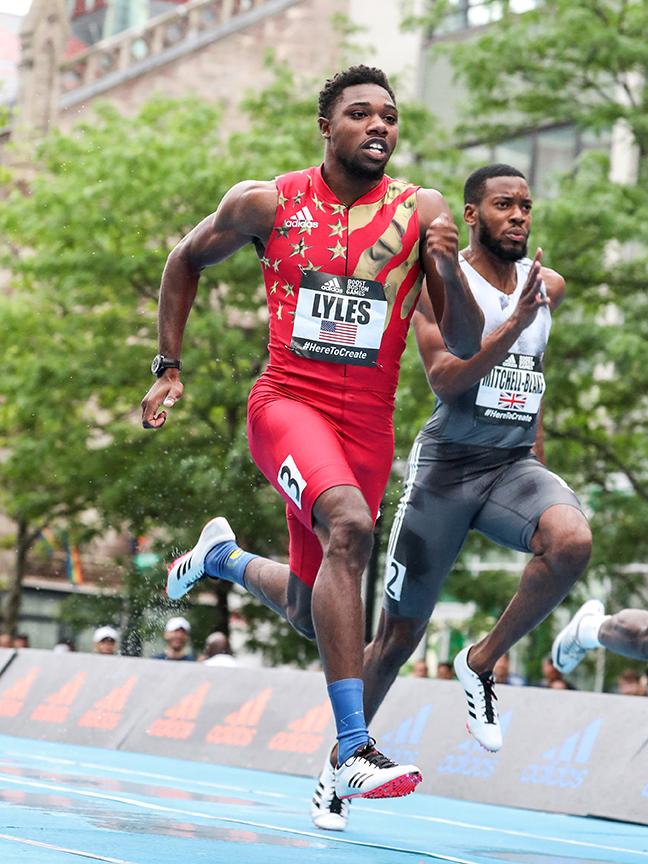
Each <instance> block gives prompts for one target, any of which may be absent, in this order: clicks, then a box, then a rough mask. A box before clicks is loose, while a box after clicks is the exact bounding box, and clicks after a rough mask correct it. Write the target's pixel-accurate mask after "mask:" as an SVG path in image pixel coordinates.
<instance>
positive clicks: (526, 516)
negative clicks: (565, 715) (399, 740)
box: [311, 164, 591, 831]
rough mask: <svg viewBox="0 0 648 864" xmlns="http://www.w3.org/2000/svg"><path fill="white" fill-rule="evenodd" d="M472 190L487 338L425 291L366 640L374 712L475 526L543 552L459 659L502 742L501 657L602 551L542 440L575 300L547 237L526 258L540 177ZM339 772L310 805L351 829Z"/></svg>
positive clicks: (472, 279)
mask: <svg viewBox="0 0 648 864" xmlns="http://www.w3.org/2000/svg"><path fill="white" fill-rule="evenodd" d="M464 202H465V206H464V221H465V222H466V224H467V225H468V232H469V245H468V247H467V248H466V249H464V250H463V251H462V252H461V253H460V262H461V267H462V269H463V272H464V274H465V276H466V278H467V279H468V283H469V285H470V288H471V291H472V292H473V295H474V297H475V300H476V301H477V303H478V304H479V306H480V308H481V309H482V312H483V315H484V319H485V324H484V334H483V340H482V347H481V349H480V351H479V352H478V353H477V354H475V355H474V356H473V357H471V358H469V359H460V358H458V357H455V356H453V355H451V354H450V353H449V352H448V351H447V349H446V347H445V345H444V344H443V339H442V338H441V334H440V331H439V327H438V325H437V324H436V323H435V320H436V319H435V316H434V313H433V309H432V308H431V306H430V304H429V303H428V302H427V301H426V298H425V296H424V295H423V296H422V297H421V302H420V303H419V306H418V308H417V311H416V313H415V315H414V319H413V326H414V329H415V334H416V339H417V344H418V347H419V351H420V354H421V359H422V361H423V365H424V367H425V371H426V373H427V376H428V380H429V382H430V386H431V388H432V390H433V391H434V393H435V394H436V397H437V398H436V404H435V407H434V411H433V413H432V416H431V417H430V419H429V420H428V421H427V423H426V424H425V426H424V427H423V429H422V430H421V432H420V433H419V435H418V436H417V438H416V440H415V442H414V444H413V447H412V450H411V453H410V456H409V461H408V470H407V474H406V479H405V483H404V490H403V495H402V498H401V501H400V504H399V506H398V510H397V512H396V516H395V518H394V523H393V525H392V530H391V534H390V538H389V545H388V550H387V560H386V564H385V595H384V605H383V609H382V612H381V616H380V620H379V622H378V627H377V633H376V635H375V637H374V639H373V641H372V642H371V643H370V644H369V645H368V646H367V648H366V650H365V657H364V670H363V677H364V684H365V689H364V706H365V716H366V717H367V718H368V721H371V720H372V719H373V717H374V715H375V713H376V711H377V710H378V708H379V707H380V705H381V704H382V702H383V700H384V698H385V696H386V695H387V692H388V691H389V688H390V687H391V685H392V683H393V682H394V680H395V678H396V676H397V675H398V672H399V670H400V668H401V666H402V665H403V664H404V663H405V662H406V661H407V660H408V659H409V657H410V656H411V655H412V653H413V652H414V651H415V649H416V647H417V646H418V645H419V643H420V641H421V638H422V637H423V635H424V633H425V631H426V628H427V626H428V622H429V620H430V617H431V615H432V612H433V610H434V606H435V604H436V601H437V599H438V597H439V593H440V591H441V588H442V586H443V583H444V581H445V579H446V577H447V576H448V574H449V572H450V570H451V568H452V565H453V563H454V561H455V560H456V558H457V556H458V554H459V552H460V550H461V548H462V546H463V544H464V541H465V540H466V537H467V535H468V532H469V531H470V530H476V531H479V532H480V533H482V534H484V535H485V536H486V537H488V538H489V539H491V540H493V541H494V542H496V543H498V544H499V545H501V546H505V547H507V548H509V549H517V550H521V551H524V552H530V553H532V555H533V557H532V558H531V560H530V561H529V563H528V564H527V566H526V567H525V569H524V572H523V573H522V577H521V580H520V584H519V587H518V590H517V592H516V593H515V595H514V596H513V598H512V599H511V601H510V603H509V604H508V606H507V608H506V609H505V611H504V613H503V614H502V616H501V617H500V618H499V620H498V621H497V623H496V624H495V626H494V627H493V629H492V630H491V631H490V633H489V634H488V635H487V636H486V637H485V638H484V639H482V640H480V641H479V642H478V643H476V644H475V645H471V646H468V647H466V648H464V650H463V651H461V652H460V653H459V654H458V655H457V657H456V658H455V661H454V669H455V674H456V676H457V678H458V680H459V682H460V683H461V685H462V687H463V688H464V690H465V692H466V697H467V701H468V729H469V731H470V732H471V733H472V735H473V736H474V737H475V738H476V739H477V741H479V743H480V744H481V745H482V746H483V747H485V748H486V749H487V750H491V751H496V750H498V749H499V748H500V747H501V745H502V733H501V729H500V724H499V719H498V716H497V710H496V708H495V704H494V699H495V696H494V681H493V673H492V670H493V667H494V666H495V662H496V661H497V659H498V658H499V657H501V656H502V655H504V654H506V652H507V651H508V650H509V649H510V648H511V647H512V646H513V645H514V644H515V643H516V642H517V641H518V640H519V639H521V638H522V637H523V636H524V635H525V634H526V633H528V632H529V631H531V630H532V629H533V628H534V627H536V626H537V625H538V624H539V623H540V622H541V621H542V620H543V619H544V618H546V617H547V615H549V613H550V612H551V611H552V609H554V607H555V606H556V605H557V604H558V603H560V602H561V600H562V599H563V598H564V596H565V595H566V594H567V592H568V591H569V589H570V588H571V586H572V585H573V583H574V582H575V581H576V579H577V578H578V577H579V576H580V574H581V573H582V571H583V570H584V568H585V566H586V564H587V562H588V560H589V556H590V551H591V534H590V529H589V526H588V524H587V521H586V519H585V517H584V515H583V513H582V511H581V508H580V504H579V502H578V500H577V498H576V496H575V495H574V493H573V492H572V491H571V490H570V489H569V488H568V487H567V485H566V484H565V483H564V482H563V481H562V480H561V479H560V478H559V477H557V476H556V475H555V474H552V473H551V471H549V470H548V469H547V468H546V467H545V466H544V465H543V464H542V463H541V462H540V461H539V459H538V458H537V457H536V456H535V455H534V453H533V452H532V447H534V444H535V443H536V437H537V433H538V431H539V417H540V409H541V402H542V397H543V393H544V389H545V381H544V375H543V358H544V351H545V346H546V344H547V339H548V337H549V331H550V327H551V313H552V311H553V310H554V309H556V307H557V306H558V304H559V303H560V302H561V301H562V299H563V295H564V280H563V279H562V277H561V276H560V275H559V274H558V273H556V272H554V271H553V270H549V269H548V268H546V267H542V266H541V255H542V253H541V251H540V250H538V251H537V252H536V254H535V257H534V259H533V260H532V261H531V260H529V258H527V257H526V254H527V242H528V235H529V231H530V228H531V208H532V200H531V194H530V192H529V188H528V185H527V182H526V180H525V178H524V176H523V175H522V174H521V172H520V171H518V170H517V169H516V168H513V167H511V166H509V165H500V164H497V165H489V166H486V167H483V168H480V169H478V170H477V171H475V172H474V173H473V174H471V175H470V177H469V178H468V179H467V181H466V183H465V187H464ZM331 758H332V759H334V758H335V748H334V750H333V753H332V754H331ZM331 776H332V774H331V766H330V764H329V761H328V760H327V762H326V764H325V766H324V770H323V772H322V774H321V776H320V779H319V783H318V786H317V788H316V791H315V796H314V798H313V803H312V808H311V815H312V818H313V821H314V823H315V824H316V825H317V826H318V827H320V828H328V829H329V830H338V831H341V830H344V828H345V827H346V822H347V818H348V813H349V804H348V802H346V801H339V800H337V799H336V798H335V795H334V792H335V790H334V788H333V786H332V783H331ZM338 797H339V796H338Z"/></svg>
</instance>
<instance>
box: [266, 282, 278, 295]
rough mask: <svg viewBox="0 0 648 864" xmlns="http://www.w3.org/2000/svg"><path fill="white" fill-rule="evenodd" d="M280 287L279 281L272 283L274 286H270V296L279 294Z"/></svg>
mask: <svg viewBox="0 0 648 864" xmlns="http://www.w3.org/2000/svg"><path fill="white" fill-rule="evenodd" d="M278 287H279V283H278V282H277V280H276V279H275V281H274V282H273V283H272V285H271V286H270V290H269V292H268V293H269V294H276V293H277V288H278Z"/></svg>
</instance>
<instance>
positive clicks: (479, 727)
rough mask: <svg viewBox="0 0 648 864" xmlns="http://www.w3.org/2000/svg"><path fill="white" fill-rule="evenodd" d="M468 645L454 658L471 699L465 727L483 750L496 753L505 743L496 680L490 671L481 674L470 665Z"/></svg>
mask: <svg viewBox="0 0 648 864" xmlns="http://www.w3.org/2000/svg"><path fill="white" fill-rule="evenodd" d="M471 648H472V645H469V646H468V647H467V648H464V649H463V651H460V652H459V653H458V654H457V656H456V657H455V659H454V670H455V675H456V676H457V678H458V679H459V683H460V684H461V686H462V687H463V688H464V691H465V693H466V699H467V700H468V722H467V723H466V728H467V729H468V731H469V732H470V734H471V735H472V736H473V738H475V739H476V740H477V741H478V742H479V743H480V744H481V746H482V747H483V748H484V750H490V752H491V753H496V752H497V751H498V750H499V749H500V747H501V746H502V729H501V727H500V722H499V717H498V716H497V709H496V708H495V705H494V701H495V699H497V696H496V695H495V691H494V689H493V687H494V685H495V682H494V680H493V677H492V673H491V672H486V673H485V674H484V675H478V674H477V673H476V672H473V670H472V669H471V668H470V666H469V665H468V652H469V651H470V649H471Z"/></svg>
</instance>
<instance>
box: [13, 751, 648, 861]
mask: <svg viewBox="0 0 648 864" xmlns="http://www.w3.org/2000/svg"><path fill="white" fill-rule="evenodd" d="M12 755H15V756H17V757H20V758H25V757H26V756H28V757H29V758H33V759H38V760H40V757H39V756H38V755H36V756H33V757H32V756H31V754H25V753H20V752H14V751H12ZM48 761H52V762H61V763H65V764H69V765H78V766H82V767H84V768H92V769H93V770H96V769H102V770H104V771H108V772H111V771H112V772H114V773H118V774H126V775H133V776H135V777H150V778H152V779H157V780H166V781H169V782H173V783H185V784H195V785H197V786H203V787H209V788H212V789H221V790H223V789H224V790H227V791H231V792H241V793H244V794H250V792H253V793H254V794H255V795H265V796H267V797H274V798H284V799H288V800H290V801H294V797H293V796H291V795H286V794H285V793H282V792H258V791H257V790H256V789H254V790H252V789H250V788H249V787H247V788H246V787H243V786H226V785H224V784H220V783H212V782H209V781H207V780H191V779H188V778H187V779H184V778H182V777H177V776H174V775H170V774H157V773H154V772H151V771H134V770H131V769H128V768H112V767H111V766H108V765H103V764H101V763H95V762H79V761H76V760H72V759H60V758H49V757H48ZM0 776H1V775H0ZM308 800H309V801H310V799H308ZM358 805H360V807H358ZM356 808H357V809H360V808H362V809H363V810H364V811H365V812H372V813H380V814H382V815H385V816H394V817H395V818H398V819H413V820H415V821H423V822H433V823H436V824H438V825H448V826H450V827H453V828H467V829H469V830H472V831H485V832H487V833H495V834H501V835H505V836H507V837H519V838H526V839H527V840H542V841H546V842H549V843H562V844H564V845H566V846H577V847H582V848H585V849H599V850H601V851H604V852H625V853H629V854H631V855H638V856H639V857H642V858H648V851H639V850H637V849H626V848H625V847H622V846H609V845H606V844H602V843H592V842H589V841H587V840H570V839H568V838H566V837H554V836H551V835H547V834H533V833H531V832H528V831H516V830H515V829H514V828H496V827H493V826H491V825H479V824H476V823H474V822H461V821H458V820H456V819H442V818H440V817H437V816H419V815H416V814H412V813H407V814H403V813H401V812H398V811H395V810H389V809H387V808H382V807H373V806H372V807H369V806H366V805H362V804H360V801H358V802H356ZM548 815H550V816H552V815H556V814H548ZM314 836H321V835H314ZM326 836H328V834H327V835H326Z"/></svg>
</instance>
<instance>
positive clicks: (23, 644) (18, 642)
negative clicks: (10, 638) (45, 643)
mask: <svg viewBox="0 0 648 864" xmlns="http://www.w3.org/2000/svg"><path fill="white" fill-rule="evenodd" d="M29 647H30V644H29V634H28V633H16V638H15V639H14V648H29Z"/></svg>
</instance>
